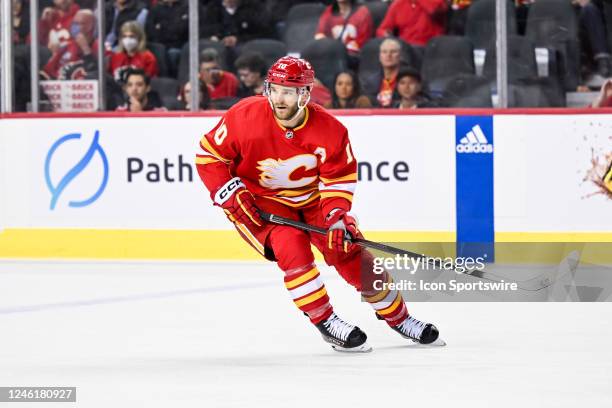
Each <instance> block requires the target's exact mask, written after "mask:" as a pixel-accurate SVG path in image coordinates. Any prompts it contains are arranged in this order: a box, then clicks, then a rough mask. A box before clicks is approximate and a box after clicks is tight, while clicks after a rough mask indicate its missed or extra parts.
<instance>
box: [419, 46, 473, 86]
mask: <svg viewBox="0 0 612 408" xmlns="http://www.w3.org/2000/svg"><path fill="white" fill-rule="evenodd" d="M421 73H422V77H423V82H424V84H425V85H426V87H427V89H429V91H430V92H431V93H432V94H433V95H439V94H441V93H442V91H443V90H444V89H445V87H446V85H447V84H448V83H449V82H450V80H451V79H452V78H454V77H456V76H458V75H467V76H469V75H473V74H474V73H475V71H474V60H473V48H472V43H471V42H470V40H468V39H467V38H465V37H460V36H450V35H443V36H439V37H435V38H432V39H431V40H429V42H428V43H427V46H426V47H425V55H424V57H423V66H422V69H421Z"/></svg>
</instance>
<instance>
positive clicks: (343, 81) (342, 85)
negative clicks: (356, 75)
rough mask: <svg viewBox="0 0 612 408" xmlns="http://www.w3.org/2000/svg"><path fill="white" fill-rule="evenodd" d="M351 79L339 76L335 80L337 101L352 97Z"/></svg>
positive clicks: (347, 75)
mask: <svg viewBox="0 0 612 408" xmlns="http://www.w3.org/2000/svg"><path fill="white" fill-rule="evenodd" d="M353 87H354V85H353V78H351V76H350V75H349V74H340V75H338V78H336V95H338V99H349V98H350V97H351V96H353Z"/></svg>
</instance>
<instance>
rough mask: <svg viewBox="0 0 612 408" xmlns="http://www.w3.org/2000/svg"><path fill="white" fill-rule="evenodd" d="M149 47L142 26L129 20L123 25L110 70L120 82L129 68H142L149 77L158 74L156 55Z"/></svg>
mask: <svg viewBox="0 0 612 408" xmlns="http://www.w3.org/2000/svg"><path fill="white" fill-rule="evenodd" d="M146 48H147V43H146V38H145V35H144V32H143V31H142V27H141V26H140V24H138V23H137V22H136V21H127V22H125V23H123V26H122V27H121V33H120V34H119V45H118V49H117V52H115V53H113V55H112V57H111V59H110V63H109V66H108V71H109V72H110V74H111V75H112V76H113V78H114V79H115V81H118V82H120V81H121V78H123V72H125V70H127V69H128V68H140V69H142V70H143V71H144V72H145V74H147V76H148V77H149V78H152V77H156V76H157V74H158V68H157V60H156V59H155V55H153V53H152V52H151V51H149V50H147V49H146Z"/></svg>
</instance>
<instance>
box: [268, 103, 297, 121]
mask: <svg viewBox="0 0 612 408" xmlns="http://www.w3.org/2000/svg"><path fill="white" fill-rule="evenodd" d="M281 106H283V107H285V109H284V110H281V111H279V110H278V108H277V105H274V116H276V119H278V120H288V119H291V118H292V117H293V115H295V114H296V113H297V111H298V106H297V103H296V104H295V105H293V107H291V108H289V107H288V106H287V105H281Z"/></svg>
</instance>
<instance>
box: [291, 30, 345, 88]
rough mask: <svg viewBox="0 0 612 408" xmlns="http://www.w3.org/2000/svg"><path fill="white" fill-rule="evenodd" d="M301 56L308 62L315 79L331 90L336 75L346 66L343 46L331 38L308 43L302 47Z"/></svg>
mask: <svg viewBox="0 0 612 408" xmlns="http://www.w3.org/2000/svg"><path fill="white" fill-rule="evenodd" d="M302 56H303V57H304V58H306V59H307V60H308V61H310V63H311V64H312V66H313V67H314V69H315V72H316V76H317V79H319V80H320V81H321V82H323V84H324V85H325V86H326V87H327V88H329V89H333V85H334V78H335V76H336V74H337V73H338V72H340V71H344V70H346V69H347V66H348V61H347V52H346V48H345V46H344V44H342V42H340V41H338V40H333V39H331V38H322V39H320V40H312V41H310V42H309V43H308V44H307V45H306V47H304V50H303V52H302Z"/></svg>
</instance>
